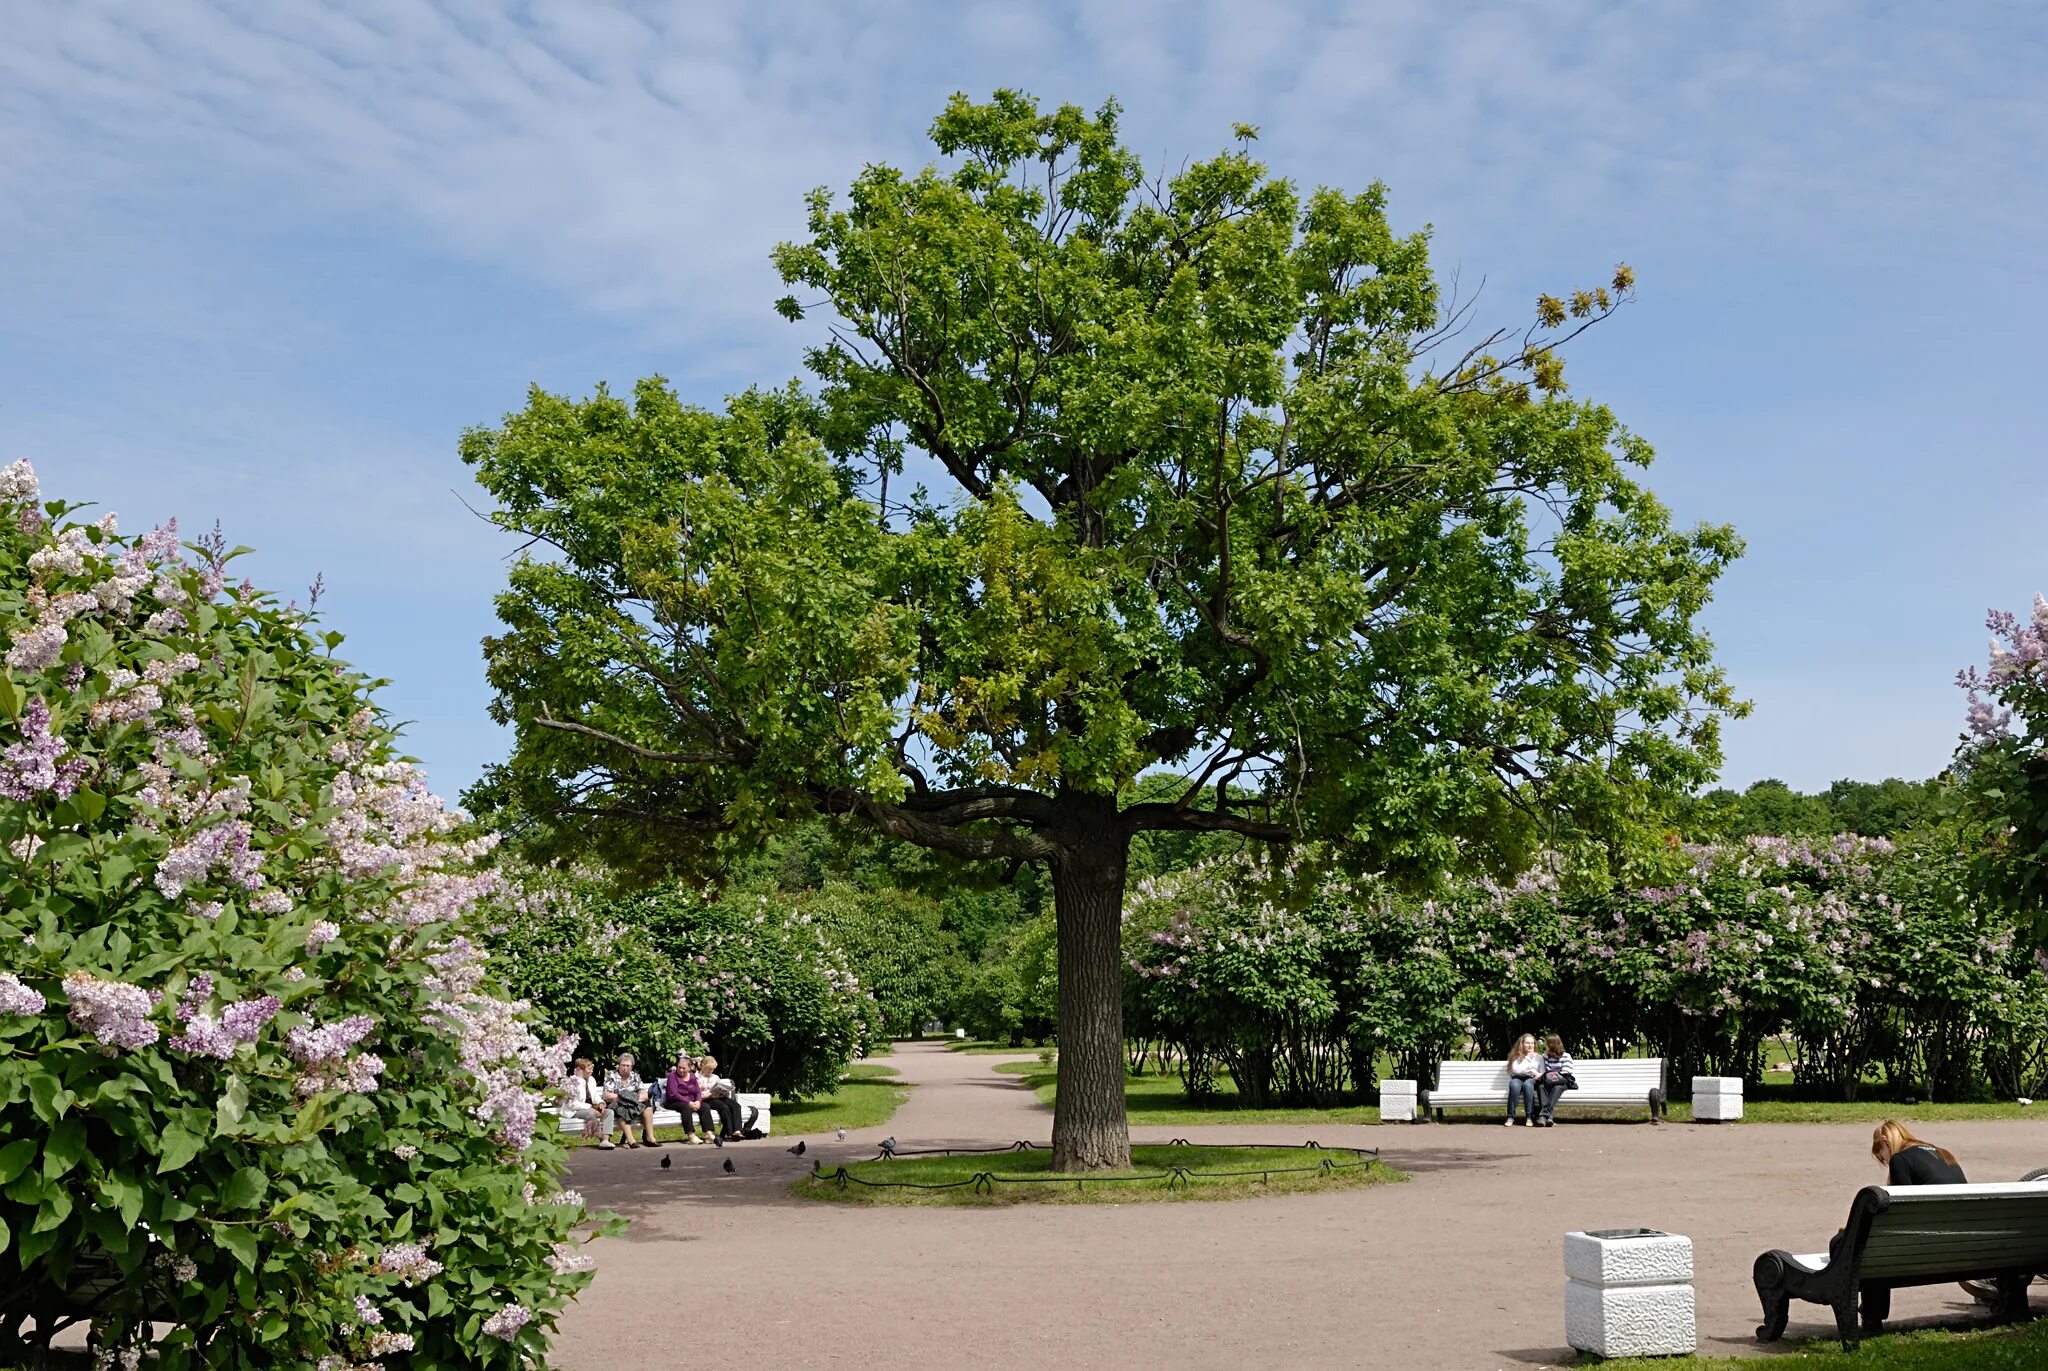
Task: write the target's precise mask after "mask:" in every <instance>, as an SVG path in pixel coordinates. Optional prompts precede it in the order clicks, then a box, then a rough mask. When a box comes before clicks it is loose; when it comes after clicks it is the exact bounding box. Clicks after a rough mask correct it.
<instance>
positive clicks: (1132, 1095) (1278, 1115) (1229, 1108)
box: [994, 1062, 1380, 1128]
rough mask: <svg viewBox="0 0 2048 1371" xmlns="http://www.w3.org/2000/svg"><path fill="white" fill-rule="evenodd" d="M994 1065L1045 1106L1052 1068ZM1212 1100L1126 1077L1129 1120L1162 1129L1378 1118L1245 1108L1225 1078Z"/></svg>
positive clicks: (1175, 1083) (1363, 1113)
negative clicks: (1191, 1097)
mask: <svg viewBox="0 0 2048 1371" xmlns="http://www.w3.org/2000/svg"><path fill="white" fill-rule="evenodd" d="M994 1069H995V1070H997V1071H1000V1072H1002V1073H1003V1074H1004V1075H1008V1076H1022V1077H1023V1078H1024V1083H1025V1084H1026V1085H1028V1086H1030V1087H1031V1088H1032V1089H1033V1090H1034V1091H1036V1092H1037V1093H1038V1098H1039V1099H1041V1100H1043V1101H1045V1103H1046V1104H1048V1105H1050V1104H1051V1103H1052V1102H1053V1096H1054V1094H1055V1093H1056V1092H1055V1089H1054V1086H1055V1082H1056V1081H1057V1080H1058V1076H1057V1073H1056V1072H1055V1071H1054V1069H1053V1068H1052V1067H1049V1066H1041V1065H1040V1064H1039V1063H1037V1062H999V1063H997V1064H996V1066H995V1068H994ZM1217 1086H1218V1092H1217V1094H1216V1096H1215V1098H1214V1100H1213V1101H1212V1100H1199V1101H1191V1100H1189V1099H1188V1097H1187V1094H1186V1092H1185V1091H1183V1090H1182V1089H1181V1084H1180V1077H1179V1076H1160V1075H1145V1076H1125V1077H1124V1110H1125V1112H1126V1114H1127V1115H1128V1116H1129V1118H1130V1121H1131V1122H1132V1123H1133V1124H1139V1125H1157V1126H1159V1127H1161V1128H1181V1127H1192V1126H1196V1125H1200V1124H1212V1123H1243V1124H1254V1123H1264V1124H1318V1123H1322V1124H1340V1123H1378V1122H1379V1117H1380V1111H1379V1110H1378V1109H1375V1108H1372V1107H1370V1106H1367V1105H1356V1104H1352V1105H1340V1106H1338V1107H1337V1108H1334V1109H1247V1108H1245V1107H1244V1106H1243V1105H1242V1104H1241V1103H1239V1101H1238V1094H1237V1087H1236V1086H1234V1085H1232V1084H1231V1083H1230V1079H1229V1077H1227V1076H1225V1077H1219V1078H1218V1079H1217Z"/></svg>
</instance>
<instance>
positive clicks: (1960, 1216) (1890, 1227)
mask: <svg viewBox="0 0 2048 1371" xmlns="http://www.w3.org/2000/svg"><path fill="white" fill-rule="evenodd" d="M2042 1270H2048V1186H2044V1185H2040V1184H2028V1183H2025V1182H2011V1183H2005V1184H1997V1185H1914V1186H1898V1187H1891V1186H1883V1185H1870V1186H1865V1187H1864V1188H1863V1189H1862V1190H1860V1191H1858V1192H1857V1194H1856V1199H1855V1202H1854V1203H1852V1204H1851V1205H1850V1206H1849V1222H1848V1223H1847V1224H1846V1225H1844V1227H1843V1229H1842V1231H1841V1233H1839V1234H1838V1235H1837V1236H1836V1238H1835V1240H1834V1242H1833V1243H1831V1244H1830V1245H1829V1249H1828V1251H1826V1252H1817V1253H1813V1254H1811V1255H1806V1256H1795V1255H1793V1254H1792V1253H1790V1252H1785V1251H1770V1252H1766V1253H1764V1254H1763V1255H1762V1256H1761V1257H1758V1258H1757V1259H1756V1269H1755V1272H1754V1275H1755V1278H1756V1293H1757V1298H1758V1299H1760V1300H1761V1301H1763V1307H1764V1321H1763V1323H1762V1324H1761V1325H1759V1326H1758V1328H1757V1330H1756V1336H1757V1341H1758V1342H1774V1341H1776V1340H1777V1339H1778V1338H1780V1337H1783V1336H1784V1333H1785V1321H1786V1318H1787V1316H1788V1314H1789V1312H1790V1308H1791V1302H1792V1301H1793V1300H1805V1301H1807V1302H1809V1303H1812V1304H1824V1305H1827V1306H1828V1307H1829V1308H1831V1309H1832V1310H1833V1311H1834V1315H1835V1331H1836V1333H1837V1334H1839V1335H1840V1337H1841V1339H1842V1346H1843V1348H1844V1349H1850V1348H1854V1347H1855V1346H1856V1343H1857V1341H1858V1338H1859V1329H1858V1323H1857V1313H1858V1309H1857V1304H1858V1297H1859V1296H1860V1297H1861V1302H1862V1310H1861V1312H1862V1324H1861V1330H1860V1332H1861V1333H1862V1334H1869V1335H1873V1336H1874V1335H1876V1334H1877V1333H1880V1332H1882V1331H1883V1329H1884V1321H1885V1319H1886V1317H1887V1316H1888V1315H1889V1314H1890V1313H1891V1293H1892V1291H1894V1290H1896V1289H1900V1288H1902V1287H1904V1286H1911V1285H1942V1284H1946V1283H1948V1282H1951V1281H1965V1280H1981V1281H1989V1282H1992V1283H1994V1284H1995V1285H1996V1286H1997V1287H1998V1299H1997V1301H1996V1302H1995V1303H1994V1304H1993V1305H1992V1312H1993V1314H1994V1315H1995V1316H1996V1317H1997V1318H1999V1319H2000V1320H2006V1319H2014V1318H2019V1317H2021V1316H2023V1315H2024V1314H2025V1313H2026V1311H2027V1284H2028V1282H2030V1281H2031V1280H2032V1279H2033V1277H2034V1273H2035V1272H2037V1271H2042Z"/></svg>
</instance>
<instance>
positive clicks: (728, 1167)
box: [725, 1157, 739, 1176]
mask: <svg viewBox="0 0 2048 1371" xmlns="http://www.w3.org/2000/svg"><path fill="white" fill-rule="evenodd" d="M737 1170H739V1168H738V1167H737V1166H734V1165H733V1164H732V1158H731V1157H727V1158H726V1159H725V1174H726V1175H728V1176H730V1175H731V1174H732V1173H733V1172H735V1171H737Z"/></svg>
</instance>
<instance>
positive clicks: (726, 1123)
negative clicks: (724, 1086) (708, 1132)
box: [718, 1098, 740, 1141]
mask: <svg viewBox="0 0 2048 1371" xmlns="http://www.w3.org/2000/svg"><path fill="white" fill-rule="evenodd" d="M718 1119H719V1123H720V1124H721V1125H723V1129H722V1131H723V1132H724V1133H725V1136H726V1139H727V1141H730V1140H732V1139H734V1138H737V1137H738V1136H739V1135H740V1102H739V1101H738V1100H733V1099H725V1098H720V1100H719V1101H718Z"/></svg>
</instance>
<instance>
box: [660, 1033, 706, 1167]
mask: <svg viewBox="0 0 2048 1371" xmlns="http://www.w3.org/2000/svg"><path fill="white" fill-rule="evenodd" d="M703 1097H704V1087H703V1086H702V1085H700V1084H699V1083H698V1081H697V1063H696V1061H695V1060H694V1059H693V1058H691V1057H689V1056H688V1055H686V1054H684V1053H681V1052H678V1053H677V1054H676V1064H675V1065H674V1066H672V1067H670V1068H669V1069H668V1080H667V1081H666V1082H665V1083H664V1093H663V1098H664V1099H665V1100H666V1102H667V1104H668V1107H669V1108H670V1109H673V1110H675V1111H676V1112H677V1113H678V1114H681V1115H682V1116H683V1141H684V1142H687V1143H699V1144H701V1143H702V1142H703V1141H704V1135H703V1133H701V1132H700V1131H698V1128H697V1106H698V1104H699V1103H701V1102H702V1100H703Z"/></svg>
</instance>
